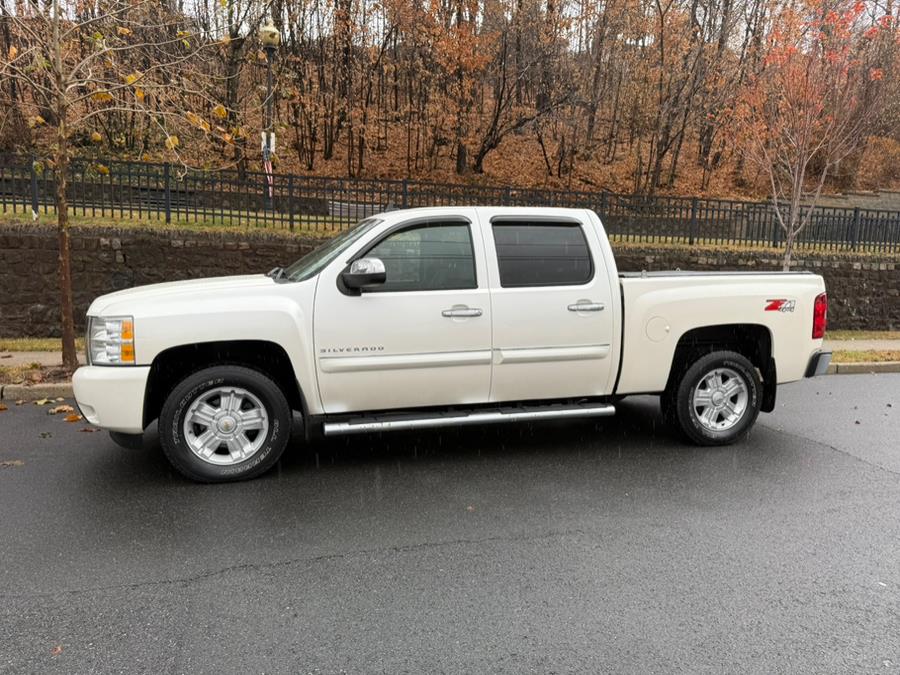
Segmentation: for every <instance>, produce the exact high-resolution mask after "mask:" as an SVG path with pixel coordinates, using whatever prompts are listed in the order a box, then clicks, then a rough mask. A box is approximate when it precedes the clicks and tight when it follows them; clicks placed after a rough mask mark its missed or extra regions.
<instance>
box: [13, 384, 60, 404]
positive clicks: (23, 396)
mask: <svg viewBox="0 0 900 675" xmlns="http://www.w3.org/2000/svg"><path fill="white" fill-rule="evenodd" d="M42 398H49V399H54V398H73V396H72V383H71V382H59V383H55V384H4V385H2V386H0V401H40V400H41V399H42Z"/></svg>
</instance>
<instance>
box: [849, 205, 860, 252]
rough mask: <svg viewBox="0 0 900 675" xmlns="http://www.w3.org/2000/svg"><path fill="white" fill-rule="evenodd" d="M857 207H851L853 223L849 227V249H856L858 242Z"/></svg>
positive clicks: (858, 216) (858, 218)
mask: <svg viewBox="0 0 900 675" xmlns="http://www.w3.org/2000/svg"><path fill="white" fill-rule="evenodd" d="M859 220H860V215H859V207H858V206H856V207H854V209H853V225H851V227H850V250H851V251H855V250H856V244H857V243H858V242H859Z"/></svg>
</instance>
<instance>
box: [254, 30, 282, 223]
mask: <svg viewBox="0 0 900 675" xmlns="http://www.w3.org/2000/svg"><path fill="white" fill-rule="evenodd" d="M259 41H260V43H261V44H262V46H263V49H264V50H265V51H266V108H265V120H264V121H263V125H264V129H263V132H262V155H263V169H264V170H265V172H266V206H267V207H268V209H269V210H274V208H275V205H274V201H275V199H274V197H275V195H274V180H275V179H274V176H273V175H272V174H273V171H272V153H274V152H275V132H274V131H273V130H272V127H273V125H274V123H275V121H274V115H273V113H272V108H273V103H274V96H273V88H274V86H273V82H272V64H273V63H274V62H275V52H276V51H277V50H278V47H279V46H280V45H281V33H279V32H278V29H277V28H275V25H274V24H273V23H272V19H269V20H268V21H267V22H266V25H265V26H263V27H262V28H260V29H259Z"/></svg>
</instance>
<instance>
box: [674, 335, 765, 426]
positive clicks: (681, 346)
mask: <svg viewBox="0 0 900 675" xmlns="http://www.w3.org/2000/svg"><path fill="white" fill-rule="evenodd" d="M772 344H773V340H772V332H771V331H770V330H769V328H768V327H767V326H763V325H762V324H754V323H734V324H716V325H710V326H701V327H698V328H693V329H691V330H689V331H687V332H686V333H684V334H683V335H682V336H681V337H680V338H679V339H678V344H677V345H676V347H675V353H674V355H673V357H672V365H671V367H670V369H669V377H668V380H667V382H666V391H671V390H672V388H673V387H674V386H676V383H677V382H678V381H679V379H680V377H681V375H683V373H684V371H685V370H686V369H688V368H690V366H691V364H693V363H694V362H695V361H696V360H697V359H699V358H701V357H702V356H704V355H705V354H709V353H711V352H715V351H720V350H727V351H734V352H737V353H738V354H741V355H743V356H745V357H746V358H747V359H749V360H750V362H751V363H752V364H753V365H754V366H755V367H756V368H757V370H759V372H760V376H761V378H762V382H763V394H762V402H761V403H762V404H761V406H760V410H762V411H763V412H771V411H772V410H774V409H775V394H776V389H777V386H776V385H777V370H776V365H775V358H774V356H773V348H772Z"/></svg>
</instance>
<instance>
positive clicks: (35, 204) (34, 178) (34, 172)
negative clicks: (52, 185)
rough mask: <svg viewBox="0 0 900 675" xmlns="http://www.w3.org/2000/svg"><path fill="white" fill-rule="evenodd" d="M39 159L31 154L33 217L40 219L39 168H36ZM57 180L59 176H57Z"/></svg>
mask: <svg viewBox="0 0 900 675" xmlns="http://www.w3.org/2000/svg"><path fill="white" fill-rule="evenodd" d="M36 162H37V159H36V158H35V156H34V155H32V156H31V166H30V168H31V219H32V220H37V219H38V182H37V169H35V168H34V165H35V163H36ZM57 180H59V178H58V177H57Z"/></svg>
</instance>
